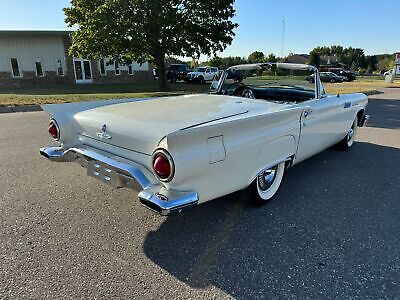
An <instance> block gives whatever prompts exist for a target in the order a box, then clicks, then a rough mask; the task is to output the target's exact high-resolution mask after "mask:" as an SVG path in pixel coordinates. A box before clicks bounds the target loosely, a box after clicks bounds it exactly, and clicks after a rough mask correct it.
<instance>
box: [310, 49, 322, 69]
mask: <svg viewBox="0 0 400 300" xmlns="http://www.w3.org/2000/svg"><path fill="white" fill-rule="evenodd" d="M308 63H309V64H310V65H313V66H314V67H316V68H319V66H320V65H321V57H320V54H319V52H318V50H316V49H314V50H312V51H311V52H310V58H309V60H308Z"/></svg>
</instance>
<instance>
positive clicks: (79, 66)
mask: <svg viewBox="0 0 400 300" xmlns="http://www.w3.org/2000/svg"><path fill="white" fill-rule="evenodd" d="M74 73H75V81H76V83H92V82H93V77H92V68H91V65H90V61H89V60H87V59H74Z"/></svg>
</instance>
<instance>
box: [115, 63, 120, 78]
mask: <svg viewBox="0 0 400 300" xmlns="http://www.w3.org/2000/svg"><path fill="white" fill-rule="evenodd" d="M114 68H115V75H120V74H121V70H120V69H119V63H118V62H117V61H115V62H114Z"/></svg>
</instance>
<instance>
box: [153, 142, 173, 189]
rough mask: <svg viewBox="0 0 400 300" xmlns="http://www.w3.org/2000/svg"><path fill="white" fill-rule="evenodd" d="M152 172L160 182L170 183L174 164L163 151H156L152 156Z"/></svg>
mask: <svg viewBox="0 0 400 300" xmlns="http://www.w3.org/2000/svg"><path fill="white" fill-rule="evenodd" d="M153 170H154V172H155V173H156V175H157V176H158V178H159V179H160V180H161V181H165V182H168V181H171V180H172V178H173V176H174V164H173V161H172V158H171V156H170V155H169V154H168V152H166V151H165V150H158V151H156V152H155V153H154V155H153Z"/></svg>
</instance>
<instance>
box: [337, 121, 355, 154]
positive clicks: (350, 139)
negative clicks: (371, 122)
mask: <svg viewBox="0 0 400 300" xmlns="http://www.w3.org/2000/svg"><path fill="white" fill-rule="evenodd" d="M357 126H358V118H357V117H356V118H355V119H354V122H353V124H352V125H351V128H350V129H349V131H348V132H347V134H346V136H345V137H344V139H343V140H341V141H340V142H339V143H338V144H337V148H338V149H339V150H342V151H346V150H348V149H350V148H351V147H352V146H353V145H354V141H355V139H356V133H357V128H358V127H357Z"/></svg>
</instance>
